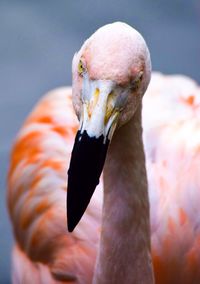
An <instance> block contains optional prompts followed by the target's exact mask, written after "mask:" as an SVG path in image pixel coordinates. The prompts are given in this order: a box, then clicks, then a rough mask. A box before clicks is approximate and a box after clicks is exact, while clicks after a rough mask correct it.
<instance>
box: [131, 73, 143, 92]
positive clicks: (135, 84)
mask: <svg viewBox="0 0 200 284" xmlns="http://www.w3.org/2000/svg"><path fill="white" fill-rule="evenodd" d="M142 78H143V72H142V71H141V72H140V73H139V74H138V76H137V77H136V78H135V80H134V81H133V83H132V89H134V90H137V89H138V88H139V87H140V84H141V82H142Z"/></svg>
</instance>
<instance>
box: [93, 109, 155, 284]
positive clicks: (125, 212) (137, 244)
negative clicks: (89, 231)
mask: <svg viewBox="0 0 200 284" xmlns="http://www.w3.org/2000/svg"><path fill="white" fill-rule="evenodd" d="M93 283H95V284H98V283H101V284H105V283H109V284H112V283H113V284H114V283H115V284H117V283H134V284H141V283H148V284H152V283H153V272H152V263H151V254H150V225H149V201H148V192H147V178H146V169H145V156H144V150H143V142H142V126H141V107H138V110H137V111H136V113H135V115H134V117H133V118H132V119H131V121H129V122H128V123H127V124H126V125H125V126H123V127H121V128H120V129H119V130H118V131H117V132H116V133H115V135H114V137H113V140H112V142H111V145H110V148H109V151H108V156H107V159H106V164H105V167H104V205H103V217H102V232H101V239H100V248H99V255H98V258H97V263H96V269H95V273H94V279H93Z"/></svg>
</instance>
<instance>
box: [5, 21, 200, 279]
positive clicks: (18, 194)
mask: <svg viewBox="0 0 200 284" xmlns="http://www.w3.org/2000/svg"><path fill="white" fill-rule="evenodd" d="M117 25H118V26H119V24H117ZM118 26H116V27H118ZM119 27H121V26H119ZM123 29H126V30H127V27H126V28H124V25H123ZM125 34H126V36H127V31H126V33H125ZM133 35H134V37H133V39H134V40H135V37H136V38H138V34H136V33H133ZM97 38H98V39H99V38H100V39H101V37H97ZM125 39H126V40H127V38H125ZM125 39H124V40H125ZM138 39H139V38H138ZM106 40H107V41H108V42H109V38H107V39H105V41H106ZM128 40H130V39H128ZM139 42H140V44H141V46H142V47H141V50H142V49H143V41H142V40H141V39H139ZM122 46H123V45H122ZM135 47H137V46H134V48H135ZM138 47H140V45H138ZM94 48H95V45H93V46H92V48H91V50H94ZM88 50H89V49H86V51H87V53H86V54H87V56H88V57H89V58H90V57H91V54H92V53H91V54H90V52H89V51H90V50H89V51H88ZM122 50H123V49H121V51H122ZM145 50H146V49H144V50H143V51H144V52H146V51H145ZM111 51H112V52H113V49H111ZM135 52H138V50H137V48H136V49H135V50H134V53H135ZM97 53H98V51H97ZM147 53H148V52H147ZM98 54H99V56H101V52H99V53H98ZM122 54H123V53H122ZM127 54H129V53H127ZM129 55H130V54H129ZM124 58H125V57H123V56H121V60H122V62H121V63H123V60H126V61H127V62H128V63H129V60H128V58H129V57H128V58H125V59H124ZM135 59H136V58H135ZM94 62H95V61H94V60H93V63H94ZM98 62H102V61H101V60H100V61H98ZM146 62H149V59H148V58H147V61H146ZM115 63H116V61H114V64H115ZM118 63H119V62H117V63H116V66H118ZM121 63H120V64H121ZM140 63H141V62H139V64H138V62H137V60H136V61H135V62H134V64H135V66H137V67H138V68H143V69H142V70H143V71H144V70H145V68H144V63H145V62H142V63H143V64H140ZM74 64H75V63H74ZM111 65H112V64H111ZM129 65H130V66H129V67H130V68H129V69H130V72H132V73H131V75H130V74H129V73H128V71H127V70H126V68H125V69H124V70H125V71H123V72H122V74H121V75H120V78H117V77H116V80H118V79H119V80H121V81H120V83H121V84H122V85H123V84H127V82H126V81H125V80H122V78H123V76H122V75H126V77H125V78H126V79H127V76H129V77H128V78H129V79H130V76H136V77H134V78H136V79H137V80H136V81H134V82H136V83H137V84H139V83H138V82H140V81H141V80H142V77H141V76H140V77H138V72H139V71H138V70H139V69H137V68H136V69H131V68H132V66H131V64H129ZM148 66H149V69H148V68H147V70H146V71H144V72H146V74H147V73H148V74H149V72H150V63H149V65H148ZM95 67H96V65H95V66H92V67H91V66H90V68H91V69H92V70H93V71H91V72H94V70H95ZM103 68H104V69H105V70H104V69H103ZM102 70H104V71H105V72H107V71H108V68H107V67H106V68H105V66H103V67H102ZM98 71H99V70H98ZM105 72H104V73H103V75H105V74H107V73H105ZM116 74H118V73H116ZM116 74H115V73H114V75H116ZM144 74H145V73H144ZM148 74H147V75H148ZM81 75H82V74H81ZM103 75H102V76H103ZM107 75H109V73H108V74H107ZM114 75H113V76H114ZM139 75H141V72H139ZM147 75H146V76H147ZM131 78H132V77H131ZM107 79H109V80H110V78H106V80H107ZM145 79H146V82H145V84H147V81H148V80H149V78H148V76H147V77H146V78H145ZM76 80H77V82H78V84H79V87H80V78H79V77H78V79H77V78H76ZM128 82H129V81H128ZM78 84H77V85H78ZM145 84H144V85H143V86H142V88H143V90H144V89H145V86H146V85H145ZM77 85H76V86H74V91H75V92H77V90H76V87H77ZM134 86H135V85H134ZM136 86H137V85H136ZM199 93H200V92H199V87H198V86H197V85H196V84H195V83H194V82H193V81H192V80H190V79H188V78H186V77H182V76H163V75H161V74H154V75H153V78H152V81H151V84H150V86H149V89H148V91H147V94H146V95H145V97H144V100H143V114H142V115H143V129H144V132H143V139H144V146H145V152H146V168H147V173H148V184H149V199H150V211H151V215H150V216H151V243H152V259H153V264H154V275H155V280H156V283H158V284H173V283H182V284H192V283H199V282H200V269H199V267H200V251H199V247H200V246H199V244H200V234H199V233H200V226H199V218H198V215H199V200H200V199H199V195H200V193H199V187H200V178H199V176H198V169H199V161H200V157H199V149H200V135H199V133H198V129H199V128H200V124H199V118H200V98H199ZM138 96H139V94H138ZM111 99H112V97H111ZM136 99H138V98H135V101H136ZM79 103H80V102H79ZM75 104H76V102H75ZM76 106H77V105H75V109H76ZM127 109H128V111H129V114H130V113H131V109H130V108H128V107H127ZM76 111H77V109H76ZM91 111H93V109H92V110H91ZM125 114H126V113H124V117H125ZM108 115H110V113H109V112H108ZM126 119H127V117H126ZM77 129H78V120H77V118H76V116H75V114H74V113H73V108H72V96H71V89H70V88H60V89H56V90H54V91H52V92H50V93H48V94H47V95H46V96H45V97H44V98H42V99H41V101H40V102H39V103H38V104H37V106H36V107H35V108H34V110H33V111H32V112H31V114H30V115H29V117H28V118H27V120H26V121H25V123H24V125H23V127H22V129H21V130H20V132H19V134H18V136H17V138H16V141H15V144H14V147H13V149H12V153H11V163H10V170H9V175H8V207H9V212H10V216H11V220H12V224H13V231H14V235H15V239H16V242H15V247H14V250H13V276H12V277H13V283H30V284H31V283H38V284H39V283H50V284H53V283H91V282H92V278H93V272H94V267H95V261H96V257H97V249H98V245H99V238H100V233H101V230H103V228H101V219H102V216H101V215H102V203H103V200H102V199H103V198H102V192H103V190H102V189H103V184H102V182H100V184H99V186H98V188H97V190H96V191H95V194H94V196H93V198H92V200H91V202H90V204H89V206H88V208H87V210H86V213H85V215H84V216H83V218H82V219H81V221H80V223H79V225H78V226H77V228H76V229H75V230H74V231H73V233H68V232H67V229H66V223H67V220H66V201H65V200H66V195H67V192H66V188H67V184H66V180H67V169H68V167H69V160H70V157H71V151H72V145H73V141H74V137H75V132H76V131H77ZM92 129H93V128H92ZM133 197H134V196H133ZM141 208H142V207H141ZM145 208H146V209H145V210H146V211H148V210H147V209H148V204H146V203H145ZM146 224H147V225H148V222H147V223H146ZM145 226H146V225H145ZM143 227H144V226H143ZM146 228H148V226H147V227H146ZM147 231H148V230H147ZM147 244H148V238H147ZM129 253H131V251H130V252H129ZM149 259H150V258H149ZM150 277H151V275H150ZM149 279H150V278H149ZM152 281H153V280H152ZM98 283H99V282H98ZM106 283H107V282H106ZM137 283H139V282H137Z"/></svg>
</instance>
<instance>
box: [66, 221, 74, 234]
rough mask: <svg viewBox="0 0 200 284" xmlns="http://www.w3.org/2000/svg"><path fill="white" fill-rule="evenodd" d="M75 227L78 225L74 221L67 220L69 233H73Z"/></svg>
mask: <svg viewBox="0 0 200 284" xmlns="http://www.w3.org/2000/svg"><path fill="white" fill-rule="evenodd" d="M75 227H76V225H74V224H73V223H71V222H69V221H67V228H68V232H69V233H72V232H73V230H74V228H75Z"/></svg>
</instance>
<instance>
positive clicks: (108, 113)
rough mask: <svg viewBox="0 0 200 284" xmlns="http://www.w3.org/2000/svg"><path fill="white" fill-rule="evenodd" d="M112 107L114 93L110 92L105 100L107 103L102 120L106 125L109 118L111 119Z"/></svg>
mask: <svg viewBox="0 0 200 284" xmlns="http://www.w3.org/2000/svg"><path fill="white" fill-rule="evenodd" d="M114 105H115V95H114V92H113V91H112V92H110V94H109V95H108V98H107V103H106V114H105V119H104V124H105V125H106V124H107V122H108V120H109V118H110V117H111V115H112V113H113V110H114Z"/></svg>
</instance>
